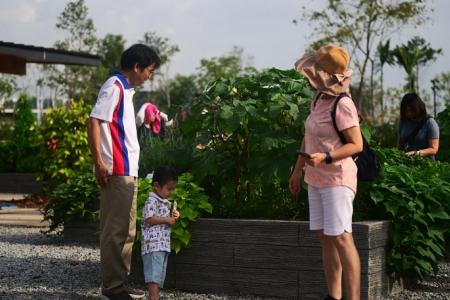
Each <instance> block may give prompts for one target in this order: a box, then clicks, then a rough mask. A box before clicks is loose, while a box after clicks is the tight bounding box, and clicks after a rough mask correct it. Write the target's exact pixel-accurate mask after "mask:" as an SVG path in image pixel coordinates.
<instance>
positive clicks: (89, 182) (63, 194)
mask: <svg viewBox="0 0 450 300" xmlns="http://www.w3.org/2000/svg"><path fill="white" fill-rule="evenodd" d="M99 197H100V190H99V188H98V186H97V183H96V179H95V176H94V174H93V173H92V172H88V173H77V174H75V175H73V176H71V177H70V178H69V179H68V180H67V182H65V183H61V184H60V185H58V186H57V187H56V188H55V189H54V190H53V191H52V192H51V193H50V196H49V203H48V204H47V205H46V206H45V207H44V208H43V213H44V219H45V220H47V221H49V222H50V228H49V230H48V232H51V231H54V230H56V229H58V227H59V226H61V225H63V224H64V223H66V222H68V221H71V220H96V219H98V209H99V201H100V199H99Z"/></svg>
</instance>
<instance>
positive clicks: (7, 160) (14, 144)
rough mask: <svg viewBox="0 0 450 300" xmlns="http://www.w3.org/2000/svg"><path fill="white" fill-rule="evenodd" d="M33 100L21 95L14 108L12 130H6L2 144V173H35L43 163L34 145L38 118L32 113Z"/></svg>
mask: <svg viewBox="0 0 450 300" xmlns="http://www.w3.org/2000/svg"><path fill="white" fill-rule="evenodd" d="M31 102H32V98H30V97H28V96H27V95H26V94H23V93H22V94H21V95H20V97H19V99H18V100H17V102H16V104H15V107H14V120H13V123H12V124H11V125H12V126H11V127H12V129H11V128H5V129H7V131H6V132H5V136H4V137H3V138H2V137H0V140H2V139H4V142H3V143H0V171H1V172H22V173H33V172H37V171H39V169H40V167H41V161H40V159H39V155H38V147H37V146H36V145H33V144H32V140H33V138H34V137H33V133H32V131H31V130H30V128H34V126H36V117H35V115H34V114H33V112H32V104H31ZM8 127H9V126H8Z"/></svg>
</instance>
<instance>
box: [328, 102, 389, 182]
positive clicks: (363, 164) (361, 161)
mask: <svg viewBox="0 0 450 300" xmlns="http://www.w3.org/2000/svg"><path fill="white" fill-rule="evenodd" d="M343 97H349V98H351V97H350V96H349V95H347V94H345V93H344V94H340V95H339V96H337V98H336V100H335V101H334V106H333V110H332V111H331V119H332V121H333V127H334V130H336V133H337V134H338V135H339V138H340V139H341V142H342V144H346V143H347V141H346V140H345V136H344V134H343V133H342V132H340V131H339V129H338V127H337V124H336V109H337V106H338V103H339V100H341V99H342V98H343ZM362 140H363V150H362V151H361V152H360V153H358V154H356V155H354V156H353V160H354V161H355V164H356V166H357V167H358V175H357V177H358V180H359V181H371V180H374V179H376V178H377V177H379V176H380V175H381V164H380V161H379V159H378V156H377V155H376V154H375V152H373V150H372V149H370V146H369V143H368V142H367V140H366V138H365V137H364V135H362Z"/></svg>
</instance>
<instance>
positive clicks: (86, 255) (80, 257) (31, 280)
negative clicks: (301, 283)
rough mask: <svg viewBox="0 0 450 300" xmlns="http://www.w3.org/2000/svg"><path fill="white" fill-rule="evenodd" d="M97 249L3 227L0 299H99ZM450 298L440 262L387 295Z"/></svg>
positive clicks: (448, 267) (173, 294)
mask: <svg viewBox="0 0 450 300" xmlns="http://www.w3.org/2000/svg"><path fill="white" fill-rule="evenodd" d="M99 287H100V267H99V250H98V248H96V247H89V246H80V245H73V244H72V245H68V244H65V243H63V239H62V237H61V236H58V235H49V236H46V235H43V234H41V233H40V229H38V228H24V227H9V226H0V299H5V300H7V299H19V300H20V299H101V297H100V288H99ZM162 296H163V297H165V299H183V300H191V299H195V300H206V299H210V300H225V299H227V300H228V299H229V300H231V299H233V300H244V299H247V300H250V299H253V300H257V299H258V300H263V299H265V300H267V299H269V298H258V297H230V296H223V295H201V294H191V293H184V292H180V291H165V292H163V293H162ZM400 299H411V300H412V299H427V300H440V299H450V264H449V263H446V264H441V265H440V266H439V272H438V274H437V275H436V276H433V277H431V278H430V279H429V280H427V281H425V282H423V283H422V284H420V285H418V286H417V287H416V288H415V289H414V290H407V291H404V292H403V293H401V294H400V295H397V296H396V297H389V298H388V300H400Z"/></svg>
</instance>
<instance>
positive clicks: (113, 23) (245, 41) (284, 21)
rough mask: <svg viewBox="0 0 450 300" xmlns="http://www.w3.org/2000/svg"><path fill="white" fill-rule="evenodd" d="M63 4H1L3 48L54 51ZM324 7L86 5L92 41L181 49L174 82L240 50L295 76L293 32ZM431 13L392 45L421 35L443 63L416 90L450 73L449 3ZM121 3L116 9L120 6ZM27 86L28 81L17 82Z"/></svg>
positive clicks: (63, 0) (268, 2) (140, 1)
mask: <svg viewBox="0 0 450 300" xmlns="http://www.w3.org/2000/svg"><path fill="white" fill-rule="evenodd" d="M68 2H69V1H67V0H0V40H1V41H5V42H14V43H21V44H28V45H34V46H44V47H52V46H53V44H54V42H55V41H57V40H59V39H63V37H64V33H63V32H61V31H59V30H58V29H56V27H55V24H56V22H57V18H58V16H59V15H60V14H61V12H62V11H63V9H64V7H65V5H66V4H67V3H68ZM325 2H326V1H325V0H134V1H125V0H123V1H120V2H115V1H110V0H109V1H106V0H86V1H85V3H86V5H87V7H88V10H89V16H90V17H91V18H92V19H93V21H94V26H95V28H96V30H97V31H96V36H97V37H104V36H105V35H106V34H107V33H112V34H121V35H122V36H123V37H124V38H125V39H126V41H127V46H129V45H131V44H133V43H135V42H137V41H138V40H140V39H142V37H143V35H144V33H145V32H148V31H155V32H157V33H158V34H159V35H161V36H164V37H168V38H170V40H171V41H172V42H173V43H175V44H177V45H178V46H179V47H180V50H181V51H180V52H179V53H177V54H176V56H175V57H174V58H173V60H172V63H171V65H170V73H171V74H177V73H180V74H183V75H188V74H192V73H194V72H196V68H198V66H199V62H200V59H202V58H210V57H217V56H220V55H224V54H227V53H229V52H230V51H231V49H232V47H233V46H238V47H242V48H243V49H244V56H251V57H252V62H253V65H254V66H255V67H256V68H258V69H262V68H269V67H277V68H281V69H287V68H292V67H293V64H294V62H295V61H296V60H297V59H298V58H299V57H300V56H302V54H303V53H304V49H305V48H306V46H307V45H308V44H309V43H310V42H311V39H310V38H309V36H310V35H311V33H312V30H311V26H310V25H308V24H307V23H305V22H300V23H298V24H297V25H295V24H294V23H293V22H292V20H293V19H296V18H297V19H298V18H299V16H301V14H302V7H303V6H307V7H308V8H319V7H322V6H323V5H324V3H325ZM427 2H429V3H430V5H431V6H432V7H433V8H434V12H433V13H432V14H431V15H430V16H431V19H432V20H431V22H429V23H428V24H426V25H424V26H421V27H420V28H416V29H415V28H407V29H405V30H403V31H402V32H401V33H399V34H395V35H393V36H392V37H391V45H396V44H398V43H400V42H405V41H407V40H408V39H410V38H412V37H413V36H415V35H420V36H422V37H424V38H425V39H426V41H427V42H429V43H430V44H431V46H432V47H433V48H442V49H443V55H442V56H440V57H439V58H438V60H437V61H436V62H435V63H434V64H433V65H431V66H429V67H425V68H422V69H421V74H420V75H421V76H420V79H421V80H420V81H421V86H428V85H429V81H430V80H431V79H432V78H434V77H435V76H436V75H437V74H439V73H441V72H449V71H450V35H449V34H448V32H447V31H448V30H449V28H450V18H449V17H448V14H449V13H450V1H449V0H427ZM119 3H120V5H119ZM385 73H386V77H385V83H386V85H387V86H395V85H399V84H404V78H405V77H406V76H405V74H404V72H403V71H402V70H401V69H398V68H389V67H388V68H387V70H385ZM22 81H23V82H29V81H28V80H22Z"/></svg>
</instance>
